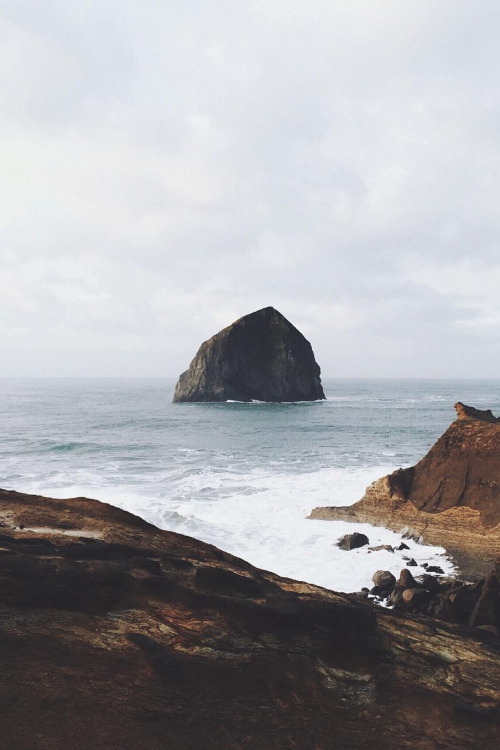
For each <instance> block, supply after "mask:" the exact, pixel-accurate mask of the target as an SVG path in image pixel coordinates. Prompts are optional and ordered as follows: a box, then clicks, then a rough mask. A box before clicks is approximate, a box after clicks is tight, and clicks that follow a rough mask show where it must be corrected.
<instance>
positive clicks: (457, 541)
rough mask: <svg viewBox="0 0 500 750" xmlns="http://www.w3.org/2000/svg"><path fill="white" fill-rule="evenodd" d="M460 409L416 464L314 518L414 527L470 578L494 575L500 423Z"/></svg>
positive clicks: (498, 550)
mask: <svg viewBox="0 0 500 750" xmlns="http://www.w3.org/2000/svg"><path fill="white" fill-rule="evenodd" d="M455 408H456V411H457V415H458V416H457V419H456V420H455V421H454V422H453V423H452V424H451V426H450V427H449V428H448V429H447V430H446V432H445V433H444V434H443V435H442V436H441V437H440V438H439V440H438V441H437V442H436V444H435V445H434V446H433V447H432V448H431V449H430V451H429V453H428V454H427V455H426V456H425V457H424V458H423V459H422V460H421V461H420V462H419V463H418V464H416V466H413V467H410V468H408V469H399V470H398V471H395V472H394V473H393V474H390V475H389V476H386V477H383V478H382V479H379V480H377V481H376V482H374V483H373V484H372V485H371V486H370V487H368V488H367V490H366V494H365V496H364V497H363V498H362V499H361V500H360V501H359V502H358V503H356V504H355V505H352V506H349V507H342V508H336V507H330V508H315V509H314V510H313V512H312V513H311V518H315V519H325V520H351V521H355V522H360V523H371V524H374V525H376V526H385V527H387V528H389V529H392V530H394V531H401V530H402V529H403V528H405V527H410V529H411V530H413V532H414V533H416V534H417V535H422V538H423V541H424V542H427V543H429V544H438V545H442V546H443V547H445V548H446V549H447V550H448V551H449V552H450V553H451V554H452V555H453V556H454V557H455V558H456V559H457V561H458V563H459V565H460V567H461V569H462V570H463V571H464V572H472V573H479V572H481V573H486V572H487V571H488V569H489V568H490V567H491V564H492V561H493V559H494V558H495V556H496V555H498V554H500V420H498V419H497V418H496V417H494V416H493V414H492V413H491V411H489V410H488V411H480V410H478V409H475V408H474V407H470V406H466V405H464V404H462V403H460V402H459V403H457V404H456V405H455Z"/></svg>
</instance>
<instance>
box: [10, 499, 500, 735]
mask: <svg viewBox="0 0 500 750" xmlns="http://www.w3.org/2000/svg"><path fill="white" fill-rule="evenodd" d="M0 522H1V524H2V528H1V529H0V532H1V537H0V674H1V679H0V705H1V706H2V710H1V711H0V737H1V743H0V744H1V746H2V748H3V750H67V748H72V749H73V750H97V749H99V750H101V749H102V748H106V749H107V750H160V748H175V750H200V748H203V750H220V749H221V748H224V750H264V749H265V750H293V749H294V748H295V749H296V750H304V749H305V748H315V750H331V748H332V747H346V748H349V749H350V750H358V749H360V750H361V749H362V750H373V748H374V747H385V748H389V750H391V749H395V748H398V750H399V749H400V748H411V749H412V750H434V749H435V748H442V749H443V748H450V749H451V748H453V750H480V748H484V747H494V746H495V742H496V740H495V737H496V738H497V739H498V733H499V730H500V709H499V696H498V685H499V681H500V662H499V659H498V648H497V646H496V645H495V644H496V643H497V642H496V641H495V639H494V638H493V639H490V638H489V637H488V638H487V634H484V633H481V631H479V630H477V629H476V630H475V631H474V633H475V634H473V635H471V634H470V633H469V631H467V632H465V631H464V630H463V629H462V628H461V627H460V626H456V625H451V624H445V623H443V624H439V623H436V622H432V621H430V620H425V619H422V618H421V619H414V618H412V617H411V616H408V615H405V616H399V615H396V614H394V613H393V612H389V611H387V610H383V609H381V608H377V607H376V606H375V605H371V604H369V603H367V604H362V603H359V602H358V601H357V600H356V599H355V598H354V597H351V596H347V595H342V594H336V593H333V592H331V591H326V590H324V589H321V588H319V587H317V586H312V585H308V584H305V583H300V582H297V581H291V580H287V579H283V578H279V577H278V576H276V575H273V574H271V573H268V572H265V571H261V570H257V569H256V568H253V567H252V566H251V565H249V564H247V563H245V562H243V561H242V560H239V559H237V558H235V557H233V556H231V555H228V554H226V553H224V552H221V551H220V550H218V549H216V548H215V547H211V546H209V545H206V544H202V543H201V542H197V541H195V540H193V539H189V538H188V537H183V536H180V535H177V534H173V533H169V532H166V531H160V530H159V529H157V528H155V527H154V526H151V525H150V524H148V523H146V522H145V521H143V520H141V519H139V518H137V517H135V516H132V515H130V514H128V513H125V512H124V511H121V510H118V509H117V508H114V507H111V506H109V505H105V504H101V503H99V502H97V501H95V500H87V499H84V498H76V499H71V500H53V499H50V498H43V497H36V496H29V495H22V494H18V493H15V492H7V491H0Z"/></svg>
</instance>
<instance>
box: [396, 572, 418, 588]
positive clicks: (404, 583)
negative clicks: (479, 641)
mask: <svg viewBox="0 0 500 750" xmlns="http://www.w3.org/2000/svg"><path fill="white" fill-rule="evenodd" d="M398 586H400V587H401V589H412V588H418V584H417V582H416V580H415V579H414V577H413V576H412V574H411V573H410V571H409V570H408V569H407V568H403V570H402V571H401V573H400V574H399V580H398Z"/></svg>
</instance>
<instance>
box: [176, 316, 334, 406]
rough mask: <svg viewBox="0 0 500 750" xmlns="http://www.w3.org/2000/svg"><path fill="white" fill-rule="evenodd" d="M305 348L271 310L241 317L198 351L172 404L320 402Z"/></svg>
mask: <svg viewBox="0 0 500 750" xmlns="http://www.w3.org/2000/svg"><path fill="white" fill-rule="evenodd" d="M324 398H325V394H324V393H323V388H322V386H321V379H320V368H319V366H318V364H317V363H316V360H315V359H314V354H313V350H312V348H311V344H310V343H309V342H308V341H307V340H306V339H305V338H304V336H303V335H302V334H301V333H300V331H298V330H297V329H296V328H295V327H294V326H293V325H292V324H291V323H290V322H289V321H288V320H287V319H286V318H284V317H283V315H281V313H279V312H278V311H277V310H275V309H274V308H273V307H265V308H264V309H262V310H257V312H254V313H251V314H250V315H245V316H244V317H243V318H240V319H239V320H237V321H236V322H235V323H232V324H231V325H230V326H228V327H227V328H224V329H223V330H222V331H220V332H219V333H217V334H216V335H215V336H212V338H211V339H209V340H208V341H205V342H204V343H203V344H202V345H201V346H200V348H199V350H198V353H197V354H196V356H195V358H194V359H193V361H192V362H191V365H190V367H189V370H187V371H186V372H184V373H182V375H181V376H180V378H179V381H178V383H177V385H176V388H175V394H174V402H176V401H227V400H234V401H252V400H257V401H316V400H317V399H324Z"/></svg>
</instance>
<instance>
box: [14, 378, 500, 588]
mask: <svg viewBox="0 0 500 750" xmlns="http://www.w3.org/2000/svg"><path fill="white" fill-rule="evenodd" d="M174 386H175V380H173V379H9V378H4V379H0V410H1V415H2V430H1V436H0V486H1V487H2V488H5V489H13V490H18V491H20V492H28V493H34V494H41V495H48V496H52V497H60V498H63V497H76V496H86V497H93V498H97V499H98V500H103V501H106V502H109V503H112V504H113V505H116V506H118V507H120V508H124V509H126V510H128V511H131V512H133V513H136V514H137V515H139V516H142V517H143V518H145V519H146V520H148V521H150V522H151V523H154V524H156V525H157V526H159V527H160V528H163V529H169V530H171V531H177V532H180V533H182V534H187V535H189V536H193V537H196V538H197V539H201V540H203V541H206V542H209V543H211V544H215V545H216V546H217V547H220V548H221V549H224V550H226V551H228V552H231V553H232V554H234V555H237V556H238V557H242V558H244V559H245V560H248V561H249V562H251V563H252V564H254V565H257V566H259V567H261V568H265V569H266V570H271V571H273V572H275V573H278V574H280V575H284V576H287V577H290V578H295V579H299V580H303V581H308V582H311V583H316V584H319V585H321V586H324V587H326V588H331V589H334V590H337V591H346V592H352V591H357V590H359V589H360V588H361V587H362V586H370V582H371V577H372V575H373V573H374V572H375V571H376V570H379V569H387V570H391V571H392V572H393V573H394V574H396V575H397V574H399V571H400V570H401V568H402V567H404V565H405V561H404V560H403V556H404V555H405V554H406V555H410V556H412V557H414V558H415V560H416V561H417V563H419V564H420V563H422V562H432V563H436V564H439V565H441V567H443V569H444V570H445V571H446V572H452V571H453V566H452V564H451V562H450V561H449V559H448V558H447V557H446V555H445V550H443V549H442V548H437V547H425V546H423V545H421V544H417V543H416V542H408V544H409V545H410V547H411V549H410V551H409V552H406V553H404V552H395V553H391V552H389V551H385V550H382V551H377V552H369V551H368V549H367V548H366V547H364V548H361V549H358V550H353V551H351V552H345V551H342V550H339V549H338V547H337V546H336V541H337V540H338V538H339V537H340V536H341V535H343V534H345V533H349V532H351V531H354V530H358V531H363V532H364V533H366V534H367V536H368V537H369V539H370V546H377V545H380V544H391V545H393V546H394V545H398V544H399V542H400V536H398V535H397V534H393V533H391V532H389V531H387V530H385V529H382V528H375V527H371V526H369V525H367V524H362V525H359V526H356V525H354V524H350V523H345V522H326V521H310V520H307V516H308V514H309V513H310V511H311V510H312V508H314V507H315V506H318V505H349V504H351V503H353V502H355V501H356V500H358V499H360V498H361V497H362V495H363V493H364V490H365V487H366V486H367V485H368V484H370V483H371V482H372V481H374V480H375V479H378V478H379V477H381V476H383V475H385V474H387V473H389V472H391V471H393V470H394V469H397V468H399V467H405V466H409V465H412V464H414V463H415V462H416V461H418V460H419V459H420V458H422V457H423V456H424V455H425V453H427V451H428V450H429V448H430V447H431V446H432V444H433V443H434V442H435V440H436V439H437V438H438V437H439V436H440V435H441V433H442V432H443V431H444V430H445V429H446V428H447V427H448V425H449V424H450V422H452V421H453V419H454V418H455V411H454V408H453V405H454V403H455V402H456V401H458V400H459V401H463V402H464V403H466V404H471V405H473V406H476V407H478V408H481V409H483V408H491V409H492V410H493V412H494V413H500V380H365V379H363V380H362V379H359V380H358V379H324V380H323V386H324V389H325V394H326V396H327V400H326V401H323V402H313V403H293V404H265V403H251V404H246V403H245V404H244V403H222V404H172V403H171V402H172V396H173V391H174ZM414 571H415V572H416V573H418V572H422V569H421V568H415V569H414Z"/></svg>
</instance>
